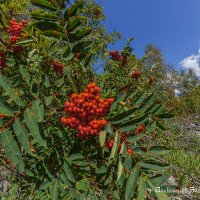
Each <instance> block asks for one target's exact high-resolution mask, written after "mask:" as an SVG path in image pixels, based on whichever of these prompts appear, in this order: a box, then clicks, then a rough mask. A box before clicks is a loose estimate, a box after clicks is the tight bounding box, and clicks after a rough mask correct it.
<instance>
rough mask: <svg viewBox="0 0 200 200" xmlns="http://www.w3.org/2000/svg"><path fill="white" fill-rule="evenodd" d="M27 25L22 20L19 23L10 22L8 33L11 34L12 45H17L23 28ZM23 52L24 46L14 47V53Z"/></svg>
mask: <svg viewBox="0 0 200 200" xmlns="http://www.w3.org/2000/svg"><path fill="white" fill-rule="evenodd" d="M26 24H27V21H26V20H22V21H21V22H20V23H18V22H17V21H16V20H15V19H12V20H11V21H10V26H9V28H8V33H9V34H10V36H11V38H10V44H11V45H12V44H15V43H17V42H18V39H19V37H21V35H22V32H23V31H22V28H23V27H24V26H25V25H26ZM22 50H23V47H22V46H14V47H13V51H15V52H21V51H22Z"/></svg>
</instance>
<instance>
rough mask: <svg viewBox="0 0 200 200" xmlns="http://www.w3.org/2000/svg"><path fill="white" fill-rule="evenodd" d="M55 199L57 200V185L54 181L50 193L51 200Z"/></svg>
mask: <svg viewBox="0 0 200 200" xmlns="http://www.w3.org/2000/svg"><path fill="white" fill-rule="evenodd" d="M57 199H58V184H57V181H55V183H54V184H53V187H52V191H51V200H57Z"/></svg>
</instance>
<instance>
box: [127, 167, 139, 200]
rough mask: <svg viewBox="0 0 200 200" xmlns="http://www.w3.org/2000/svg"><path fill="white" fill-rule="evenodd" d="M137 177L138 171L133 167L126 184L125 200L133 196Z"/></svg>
mask: <svg viewBox="0 0 200 200" xmlns="http://www.w3.org/2000/svg"><path fill="white" fill-rule="evenodd" d="M138 177H139V171H138V169H137V167H135V168H134V169H133V170H132V171H131V174H130V175H129V177H128V180H127V183H126V189H125V200H129V199H131V198H132V197H133V196H134V193H135V189H136V186H137V180H138Z"/></svg>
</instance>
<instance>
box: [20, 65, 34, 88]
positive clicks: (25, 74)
mask: <svg viewBox="0 0 200 200" xmlns="http://www.w3.org/2000/svg"><path fill="white" fill-rule="evenodd" d="M19 72H20V74H21V75H22V78H23V79H24V80H25V81H26V82H27V83H28V85H30V84H31V82H30V80H31V76H30V74H29V72H28V70H27V69H26V68H24V66H20V68H19Z"/></svg>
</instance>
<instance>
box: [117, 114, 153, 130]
mask: <svg viewBox="0 0 200 200" xmlns="http://www.w3.org/2000/svg"><path fill="white" fill-rule="evenodd" d="M150 115H151V113H146V114H144V115H143V116H141V117H138V118H136V119H131V120H129V121H127V122H124V123H122V124H121V125H120V126H119V128H120V131H122V132H127V131H130V130H133V129H135V128H136V123H140V124H141V123H144V122H146V121H147V120H149V118H150Z"/></svg>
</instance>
